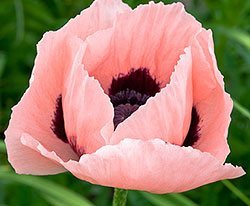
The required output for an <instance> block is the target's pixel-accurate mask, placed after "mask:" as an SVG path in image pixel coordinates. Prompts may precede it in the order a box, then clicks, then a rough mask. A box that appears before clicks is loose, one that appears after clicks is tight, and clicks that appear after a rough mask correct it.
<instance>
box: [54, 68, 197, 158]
mask: <svg viewBox="0 0 250 206" xmlns="http://www.w3.org/2000/svg"><path fill="white" fill-rule="evenodd" d="M157 92H160V84H159V83H158V82H156V80H155V79H154V78H152V77H151V76H150V74H149V71H148V69H146V68H139V69H137V70H134V69H132V70H131V71H130V72H129V73H128V74H127V75H122V74H120V75H118V77H117V78H113V80H112V83H111V86H110V88H109V97H110V100H111V102H112V104H113V106H114V119H113V122H114V126H115V128H116V127H117V126H118V124H120V123H121V122H123V121H124V120H125V119H126V118H128V117H129V116H130V115H131V114H132V113H133V112H135V111H136V110H137V109H138V108H139V107H140V106H141V105H143V104H145V103H146V101H147V100H148V98H150V97H152V96H154V95H155V94H156V93H157ZM63 116H64V115H63V106H62V95H59V96H58V97H57V99H56V105H55V111H54V116H53V118H52V122H51V127H50V128H51V130H52V131H53V133H54V134H55V135H56V136H57V137H58V138H59V139H60V140H62V141H63V142H65V143H69V144H70V145H71V147H72V148H73V150H74V151H75V152H76V153H77V154H78V156H81V155H82V154H84V153H85V152H84V148H82V147H79V146H78V145H77V142H75V138H74V137H71V138H68V137H67V135H66V131H65V124H64V117H63ZM199 122H200V117H199V114H198V112H197V110H196V108H195V107H193V108H192V117H191V123H190V128H189V131H188V134H187V136H186V138H185V141H184V143H183V146H193V145H194V143H195V142H197V141H198V139H199V133H200V127H199ZM176 124H178V122H176ZM149 126H150V125H149ZM173 129H174V128H173Z"/></svg>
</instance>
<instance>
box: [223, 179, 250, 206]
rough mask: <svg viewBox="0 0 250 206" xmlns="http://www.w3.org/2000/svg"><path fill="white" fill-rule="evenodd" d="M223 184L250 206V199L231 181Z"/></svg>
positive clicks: (225, 181)
mask: <svg viewBox="0 0 250 206" xmlns="http://www.w3.org/2000/svg"><path fill="white" fill-rule="evenodd" d="M222 183H223V184H224V185H225V186H226V187H227V188H228V189H229V190H230V191H231V192H232V193H234V194H235V196H237V197H238V198H239V199H240V200H241V201H242V202H244V203H246V204H247V205H248V206H249V205H250V199H249V198H248V197H247V196H246V195H245V194H244V193H243V192H241V191H240V190H239V189H238V188H237V187H235V186H234V185H233V184H232V183H231V182H230V181H229V180H223V181H222Z"/></svg>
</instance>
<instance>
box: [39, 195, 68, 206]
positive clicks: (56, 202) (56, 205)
mask: <svg viewBox="0 0 250 206" xmlns="http://www.w3.org/2000/svg"><path fill="white" fill-rule="evenodd" d="M43 198H44V199H45V200H47V202H49V203H50V204H51V205H53V206H68V205H67V204H66V203H64V202H62V201H60V200H58V199H57V198H54V197H53V196H50V195H43Z"/></svg>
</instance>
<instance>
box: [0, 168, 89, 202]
mask: <svg viewBox="0 0 250 206" xmlns="http://www.w3.org/2000/svg"><path fill="white" fill-rule="evenodd" d="M0 179H4V180H9V181H13V182H17V183H21V184H24V185H28V186H30V187H33V188H35V189H37V190H39V191H41V192H42V193H43V195H47V197H49V198H47V199H50V201H52V200H53V201H54V203H55V202H57V203H58V202H59V201H60V202H62V203H63V204H64V205H65V204H66V205H70V206H93V204H92V203H91V202H89V201H88V200H87V199H85V198H84V197H82V196H80V195H78V194H76V193H75V192H72V191H71V190H69V189H67V188H65V187H63V186H60V185H57V184H56V183H54V182H51V181H48V180H45V179H44V178H40V177H35V176H28V175H16V174H14V173H10V172H5V171H4V170H1V169H0ZM63 204H62V205H63Z"/></svg>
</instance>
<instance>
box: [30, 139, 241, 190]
mask: <svg viewBox="0 0 250 206" xmlns="http://www.w3.org/2000/svg"><path fill="white" fill-rule="evenodd" d="M34 141H35V142H34V143H32V144H29V145H27V146H30V147H31V148H33V149H34V150H36V151H38V152H40V153H41V154H42V155H44V156H46V157H48V158H51V159H53V160H54V161H56V162H59V163H61V164H63V165H64V167H65V168H66V169H68V170H69V171H70V172H71V173H72V174H74V175H75V176H76V177H78V178H79V179H82V180H86V181H89V182H91V183H93V184H99V185H104V186H111V187H116V188H124V189H133V190H144V191H148V192H153V193H159V194H161V193H172V192H183V191H187V190H190V189H194V188H197V187H200V186H202V185H204V184H208V183H212V182H215V181H218V180H222V179H231V178H236V177H240V176H242V175H244V174H245V172H244V170H243V169H242V168H241V167H234V166H233V165H231V164H225V165H223V164H221V163H220V162H219V161H218V160H217V159H216V158H215V157H213V156H212V155H211V154H209V153H206V152H201V151H199V150H196V149H193V148H192V147H180V146H177V145H172V144H166V143H165V142H164V141H162V140H160V139H154V140H150V141H142V140H135V139H125V140H123V141H121V142H120V143H119V144H118V145H107V146H104V147H102V148H100V149H99V150H97V151H96V152H95V153H92V154H87V155H83V156H82V157H81V159H80V161H79V162H76V161H72V160H70V161H68V162H63V161H62V160H61V159H60V158H59V157H58V156H57V155H56V154H55V153H54V152H49V151H48V150H46V148H44V147H43V146H42V145H41V144H39V142H37V141H36V140H34ZM28 142H31V140H29V141H28ZM138 162H139V163H140V164H138Z"/></svg>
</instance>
